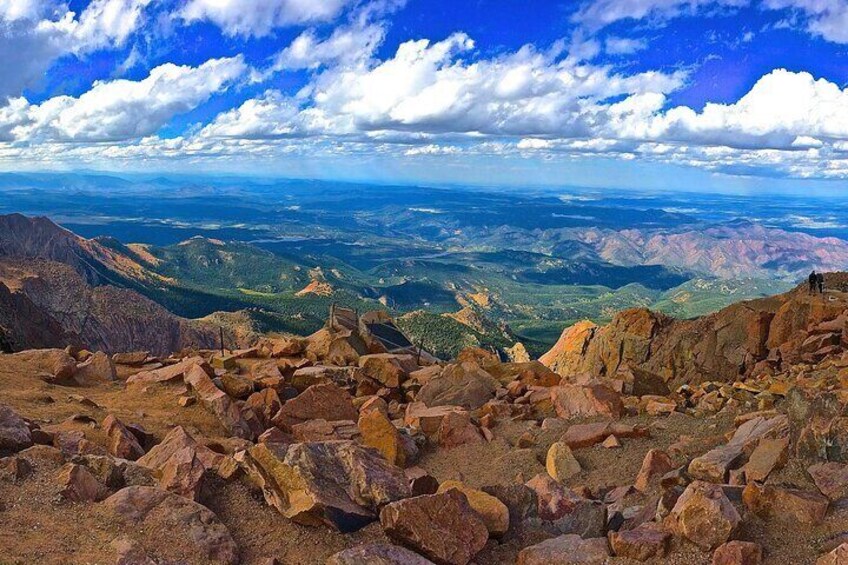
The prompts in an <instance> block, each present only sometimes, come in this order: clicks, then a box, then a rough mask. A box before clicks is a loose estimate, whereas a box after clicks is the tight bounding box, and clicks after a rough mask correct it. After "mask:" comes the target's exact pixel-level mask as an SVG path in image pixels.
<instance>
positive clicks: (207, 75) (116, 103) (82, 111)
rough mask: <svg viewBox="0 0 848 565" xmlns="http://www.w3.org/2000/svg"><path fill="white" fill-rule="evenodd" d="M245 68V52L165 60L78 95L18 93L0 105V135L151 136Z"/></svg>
mask: <svg viewBox="0 0 848 565" xmlns="http://www.w3.org/2000/svg"><path fill="white" fill-rule="evenodd" d="M246 70H247V65H246V64H245V63H244V60H243V59H242V57H241V56H238V57H233V58H228V59H213V60H210V61H207V62H206V63H204V64H202V65H200V66H198V67H188V66H177V65H173V64H165V65H161V66H159V67H156V68H154V69H152V70H151V71H150V75H149V76H148V77H147V78H145V79H143V80H140V81H130V80H113V81H105V82H95V83H94V85H93V86H92V88H91V89H90V90H89V91H88V92H86V93H85V94H83V95H81V96H80V97H78V98H75V97H72V96H57V97H54V98H50V99H48V100H46V101H44V102H42V103H41V104H38V105H33V104H29V103H28V102H27V101H26V100H25V99H23V98H16V99H13V100H11V101H10V103H9V104H8V105H7V106H6V107H5V108H2V109H0V139H6V140H8V141H26V142H29V143H32V142H44V141H74V142H79V141H87V142H102V141H118V140H126V139H134V138H139V137H143V136H147V135H150V134H152V133H154V132H156V131H157V130H158V129H159V128H161V127H162V126H163V125H165V124H166V123H167V122H168V121H169V120H170V119H171V118H173V117H174V116H176V115H178V114H182V113H185V112H188V111H190V110H192V109H193V108H195V107H197V106H198V105H199V104H201V103H203V102H205V101H206V100H208V99H209V97H210V96H212V95H213V94H215V93H216V92H221V91H222V90H223V89H225V88H226V87H227V86H229V85H230V84H232V83H233V82H234V81H235V80H237V79H238V78H239V77H240V76H242V75H244V74H245V72H246Z"/></svg>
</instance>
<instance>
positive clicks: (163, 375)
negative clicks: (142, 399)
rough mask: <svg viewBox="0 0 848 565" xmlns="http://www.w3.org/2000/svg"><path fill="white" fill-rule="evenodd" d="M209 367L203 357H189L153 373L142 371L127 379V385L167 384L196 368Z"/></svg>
mask: <svg viewBox="0 0 848 565" xmlns="http://www.w3.org/2000/svg"><path fill="white" fill-rule="evenodd" d="M195 365H200V366H201V367H208V365H207V364H206V360H205V359H203V357H189V358H187V359H183V360H182V361H180V362H179V363H174V364H173V365H167V366H165V367H162V368H160V369H155V370H153V371H142V372H140V373H136V374H135V375H132V376H130V377H128V378H127V384H128V385H129V384H150V383H167V382H171V381H177V380H180V379H182V378H183V377H184V376H185V375H186V373H187V372H188V371H189V369H191V368H192V367H194V366H195Z"/></svg>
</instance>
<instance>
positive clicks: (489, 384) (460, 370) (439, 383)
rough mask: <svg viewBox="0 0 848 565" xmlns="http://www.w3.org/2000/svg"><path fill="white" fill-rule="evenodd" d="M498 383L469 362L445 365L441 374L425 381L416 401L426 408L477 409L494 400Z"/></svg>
mask: <svg viewBox="0 0 848 565" xmlns="http://www.w3.org/2000/svg"><path fill="white" fill-rule="evenodd" d="M497 389H498V381H497V380H496V379H495V378H494V377H492V376H491V375H490V374H489V373H487V372H486V371H484V370H483V369H481V368H480V367H479V366H478V365H476V364H475V363H471V362H465V363H459V364H454V365H448V366H447V367H445V368H444V370H443V371H442V373H441V375H439V376H438V377H435V378H432V379H430V380H429V381H427V383H426V384H424V386H422V387H421V390H419V391H418V395H417V396H416V400H417V401H418V402H423V403H424V404H425V405H427V406H428V407H431V408H432V407H434V406H461V407H463V408H465V409H467V410H475V409H477V408H480V407H481V406H483V405H484V404H486V402H488V401H489V400H491V399H493V398H494V397H495V391H497Z"/></svg>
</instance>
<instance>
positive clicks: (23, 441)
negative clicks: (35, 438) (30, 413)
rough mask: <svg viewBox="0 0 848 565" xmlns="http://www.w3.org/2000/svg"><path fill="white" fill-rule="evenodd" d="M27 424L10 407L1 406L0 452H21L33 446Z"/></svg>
mask: <svg viewBox="0 0 848 565" xmlns="http://www.w3.org/2000/svg"><path fill="white" fill-rule="evenodd" d="M32 443H33V442H32V433H31V432H30V430H29V427H28V426H27V425H26V422H25V421H24V419H23V418H21V417H20V416H19V415H18V413H17V412H15V411H14V410H12V408H11V407H10V406H6V405H5V404H0V450H8V451H20V450H22V449H26V448H27V447H30V446H31V445H32Z"/></svg>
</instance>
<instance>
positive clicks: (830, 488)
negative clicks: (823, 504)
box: [807, 462, 848, 501]
mask: <svg viewBox="0 0 848 565" xmlns="http://www.w3.org/2000/svg"><path fill="white" fill-rule="evenodd" d="M807 472H808V473H809V474H810V477H811V478H812V479H813V482H814V483H815V484H816V487H817V488H818V489H819V491H820V492H821V493H822V494H823V495H825V496H826V497H828V498H829V499H830V500H832V501H836V500H839V499H841V498H845V497H847V496H848V465H846V464H844V463H835V462H827V463H817V464H815V465H813V466H812V467H810V468H809V469H807Z"/></svg>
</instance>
